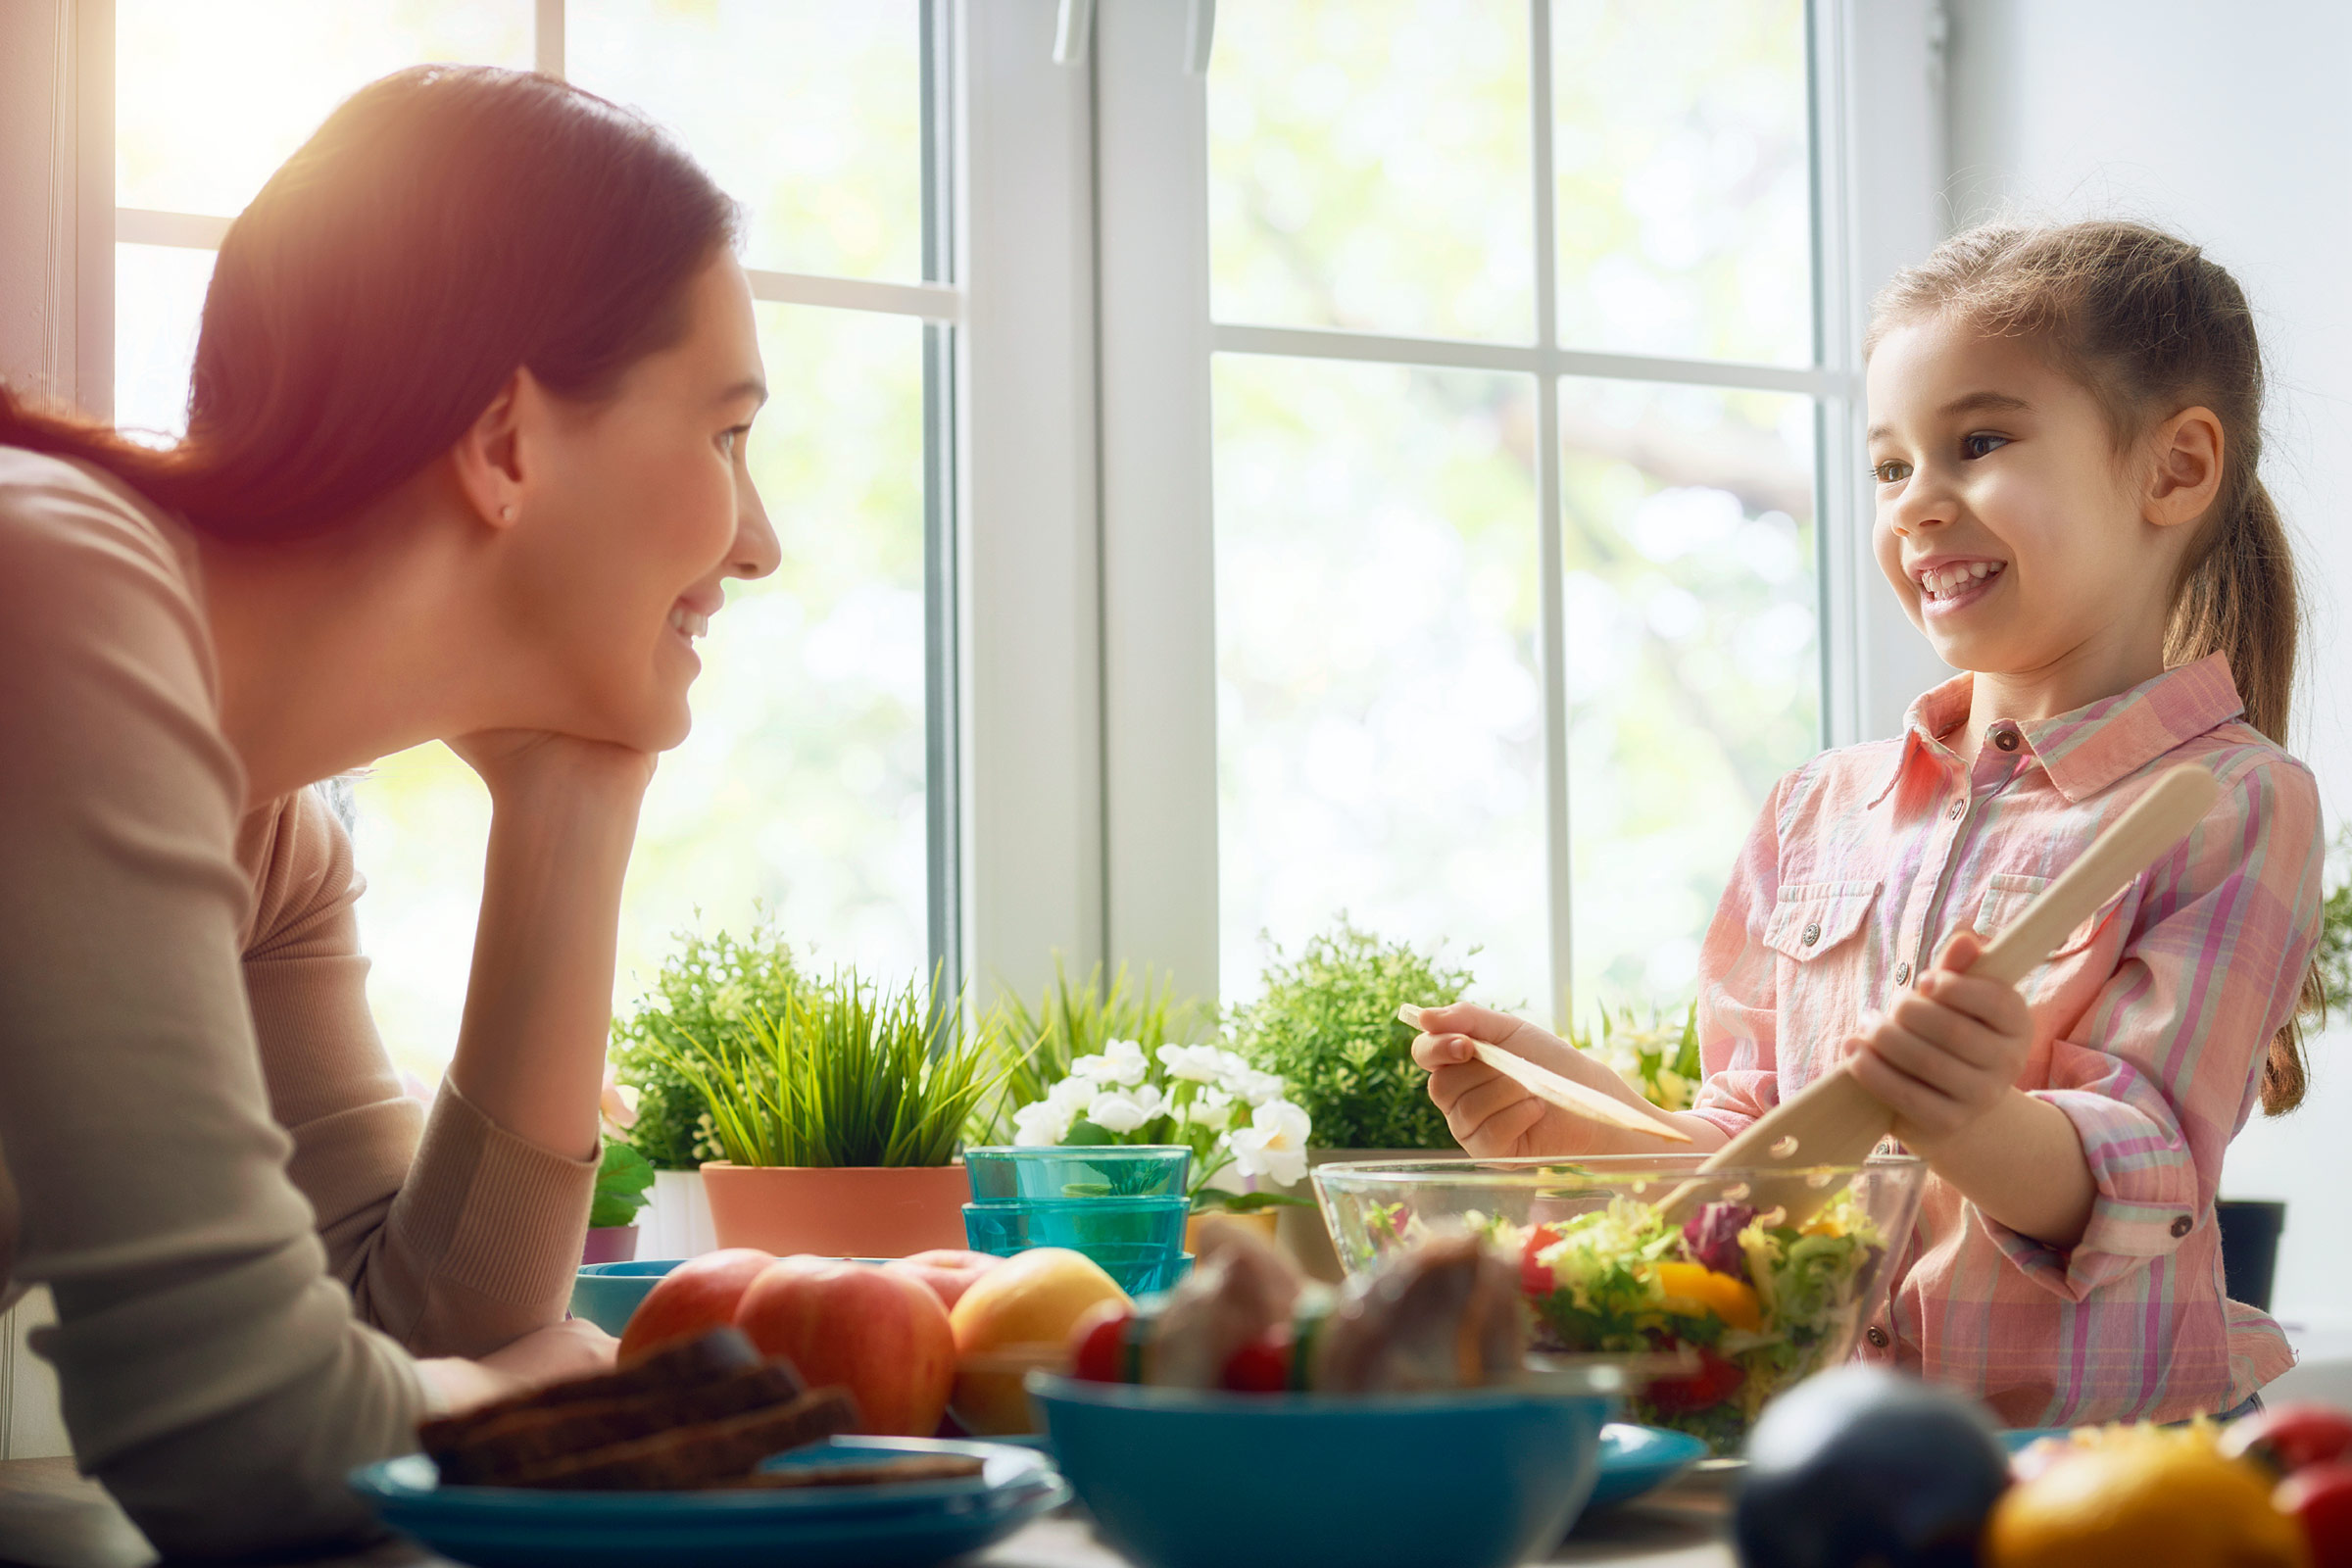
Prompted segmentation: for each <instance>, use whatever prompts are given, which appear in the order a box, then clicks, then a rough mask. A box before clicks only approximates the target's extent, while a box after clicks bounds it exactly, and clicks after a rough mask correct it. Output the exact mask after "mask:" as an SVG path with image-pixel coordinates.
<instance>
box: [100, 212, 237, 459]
mask: <svg viewBox="0 0 2352 1568" xmlns="http://www.w3.org/2000/svg"><path fill="white" fill-rule="evenodd" d="M212 282H213V253H212V252H211V251H194V250H182V249H180V248H179V247H177V246H173V245H118V246H116V247H115V422H116V423H117V424H119V425H121V426H122V427H123V429H125V430H139V431H148V432H153V433H154V434H156V435H159V436H181V435H185V434H186V433H187V429H188V377H189V375H190V374H191V373H192V372H193V370H194V368H195V366H196V328H197V326H198V324H199V323H200V322H202V321H203V319H204V291H205V290H206V289H208V288H210V287H211V286H212Z"/></svg>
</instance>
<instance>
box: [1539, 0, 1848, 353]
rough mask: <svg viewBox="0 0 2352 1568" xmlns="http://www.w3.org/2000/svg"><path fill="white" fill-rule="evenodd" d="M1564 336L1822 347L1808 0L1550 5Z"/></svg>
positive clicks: (1646, 345)
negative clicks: (1817, 322)
mask: <svg viewBox="0 0 2352 1568" xmlns="http://www.w3.org/2000/svg"><path fill="white" fill-rule="evenodd" d="M1551 38H1552V60H1553V68H1552V69H1553V79H1552V95H1551V101H1552V112H1553V117H1554V123H1555V124H1556V125H1557V127H1558V134H1557V136H1556V138H1555V139H1554V142H1553V148H1554V151H1553V158H1554V161H1555V162H1554V172H1555V175H1556V178H1557V187H1558V194H1557V200H1558V216H1557V228H1558V248H1559V272H1560V297H1559V323H1560V341H1561V343H1562V344H1563V345H1565V346H1567V347H1570V348H1583V349H1608V350H1617V351H1621V352H1626V353H1636V354H1669V355H1683V356H1689V357H1692V358H1702V359H1728V360H1743V361H1750V362H1757V363H1763V364H1774V365H1808V364H1811V363H1812V359H1813V313H1812V304H1811V302H1812V251H1811V241H1810V239H1809V233H1810V229H1811V223H1810V215H1811V210H1812V209H1811V201H1812V194H1811V173H1810V170H1809V165H1808V160H1807V156H1806V147H1807V135H1806V123H1807V117H1808V109H1807V101H1806V88H1805V6H1804V3H1803V0H1553V4H1552V22H1551Z"/></svg>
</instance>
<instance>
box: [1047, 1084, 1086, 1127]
mask: <svg viewBox="0 0 2352 1568" xmlns="http://www.w3.org/2000/svg"><path fill="white" fill-rule="evenodd" d="M1097 1087H1098V1086H1097V1085H1096V1084H1095V1083H1094V1082H1093V1081H1092V1080H1090V1079H1086V1078H1080V1077H1077V1076H1075V1075H1073V1076H1071V1077H1068V1078H1064V1079H1063V1080H1062V1081H1061V1082H1059V1083H1057V1084H1055V1085H1054V1087H1053V1088H1051V1089H1049V1090H1047V1091H1046V1098H1045V1100H1044V1101H1043V1102H1042V1103H1045V1104H1050V1105H1052V1106H1053V1107H1054V1109H1056V1110H1058V1111H1060V1112H1061V1116H1062V1120H1064V1121H1068V1120H1071V1119H1072V1118H1074V1117H1076V1116H1078V1115H1079V1114H1081V1113H1082V1112H1083V1111H1085V1109H1086V1103H1087V1102H1088V1101H1090V1100H1092V1099H1094V1098H1095V1095H1096V1093H1097Z"/></svg>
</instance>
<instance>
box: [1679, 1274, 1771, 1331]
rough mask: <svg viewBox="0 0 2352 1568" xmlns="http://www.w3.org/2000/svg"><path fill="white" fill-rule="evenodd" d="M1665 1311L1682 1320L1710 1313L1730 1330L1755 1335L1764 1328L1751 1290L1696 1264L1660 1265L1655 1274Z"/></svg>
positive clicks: (1734, 1280)
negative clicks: (1663, 1298)
mask: <svg viewBox="0 0 2352 1568" xmlns="http://www.w3.org/2000/svg"><path fill="white" fill-rule="evenodd" d="M1654 1273H1655V1276H1656V1278H1657V1282H1658V1289H1659V1290H1660V1291H1661V1292H1662V1293H1664V1295H1665V1297H1666V1302H1665V1305H1666V1310H1667V1311H1669V1312H1673V1313H1676V1314H1678V1315H1680V1316H1683V1317H1694V1316H1697V1315H1698V1314H1700V1313H1710V1314H1712V1315H1714V1316H1716V1317H1719V1318H1721V1319H1723V1320H1724V1322H1726V1323H1728V1324H1730V1325H1731V1326H1732V1327H1733V1328H1736V1329H1741V1330H1744V1331H1746V1332H1748V1333H1751V1334H1752V1333H1754V1332H1755V1331H1756V1330H1757V1329H1760V1328H1762V1327H1763V1326H1764V1314H1763V1310H1762V1308H1761V1307H1759V1306H1758V1304H1757V1302H1756V1293H1755V1289H1754V1287H1752V1286H1750V1285H1749V1284H1748V1283H1747V1282H1746V1281H1745V1280H1739V1279H1734V1278H1733V1277H1732V1276H1731V1275H1729V1274H1718V1273H1716V1272H1715V1271H1714V1270H1713V1269H1711V1268H1705V1267H1702V1266H1701V1265H1699V1264H1697V1263H1660V1264H1657V1265H1656V1267H1655V1270H1654Z"/></svg>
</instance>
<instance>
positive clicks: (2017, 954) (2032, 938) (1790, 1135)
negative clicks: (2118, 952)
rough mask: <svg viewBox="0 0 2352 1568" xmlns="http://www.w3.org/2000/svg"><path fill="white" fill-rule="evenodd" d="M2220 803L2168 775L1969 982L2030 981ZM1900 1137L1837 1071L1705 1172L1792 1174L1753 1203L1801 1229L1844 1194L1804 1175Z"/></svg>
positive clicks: (1692, 1192) (1679, 1205) (1669, 1206)
mask: <svg viewBox="0 0 2352 1568" xmlns="http://www.w3.org/2000/svg"><path fill="white" fill-rule="evenodd" d="M2220 794H2221V785H2220V784H2219V783H2218V782H2217V781H2216V780H2215V778H2214V776H2213V775H2212V774H2211V773H2209V772H2207V771H2206V770H2205V769H2203V768H2201V767H2197V766H2195V765H2193V764H2187V765H2182V766H2180V767H2176V768H2174V769H2173V770H2172V771H2171V772H2169V773H2166V774H2165V775H2164V776H2163V777H2162V778H2160V779H2158V780H2157V781H2156V783H2155V785H2154V786H2153V787H2152V788H2150V789H2149V791H2148V792H2147V793H2146V794H2145V795H2142V796H2141V797H2140V798H2139V799H2138V800H2136V801H2133V802H2132V803H2131V806H2130V807H2128V808H2127V809H2125V810H2124V812H2123V814H2122V815H2120V816H2118V817H2117V818H2116V819H2115V820H2114V821H2113V822H2110V823H2108V824H2107V827H2106V828H2105V830H2104V831H2102V832H2101V833H2100V834H2099V836H2098V837H2097V838H2095V839H2093V840H2092V841H2091V844H2090V848H2088V849H2086V850H2084V851H2083V852H2082V855H2081V857H2080V858H2077V859H2076V861H2075V863H2074V864H2072V865H2070V866H2068V867H2067V868H2066V869H2065V870H2064V871H2062V872H2060V873H2059V874H2058V876H2057V877H2056V878H2055V879H2054V880H2052V881H2051V883H2050V885H2049V886H2048V887H2045V888H2043V889H2042V890H2041V892H2039V893H2038V894H2036V895H2034V901H2033V902H2032V903H2031V904H2029V905H2027V906H2026V907H2025V910H2024V912H2023V913H2021V914H2020V915H2019V916H2018V917H2017V918H2016V919H2015V920H2013V921H2011V922H2010V923H2009V924H2008V925H2007V926H2006V927H2004V928H2003V929H2002V930H2001V931H2000V933H1999V934H1998V935H1996V936H1995V937H1994V938H1993V939H1992V942H1991V944H1990V946H1988V947H1986V948H1985V951H1984V952H1983V953H1982V954H1979V955H1978V956H1977V961H1976V962H1975V963H1972V964H1970V965H1969V966H1968V972H1969V973H1970V974H1975V975H1984V976H1985V977H1986V978H1987V979H1992V980H1999V981H2002V982H2004V983H2006V984H2009V985H2015V984H2017V983H2018V982H2019V981H2020V980H2023V979H2024V978H2025V977H2026V976H2027V975H2028V974H2031V973H2032V972H2033V971H2034V969H2035V968H2036V967H2038V966H2039V965H2040V964H2041V962H2042V961H2043V960H2044V959H2045V958H2047V957H2048V956H2050V953H2051V951H2052V950H2053V949H2055V948H2056V947H2057V946H2058V944H2059V943H2061V942H2063V941H2065V940H2066V938H2067V936H2068V934H2069V933H2071V932H2072V931H2073V930H2074V929H2075V928H2076V927H2077V926H2079V925H2081V924H2082V922H2083V921H2085V920H2087V919H2089V918H2090V917H2091V916H2092V915H2093V914H2095V913H2097V912H2098V908H2099V906H2100V905H2102V904H2105V903H2106V902H2107V901H2108V900H2109V899H2110V898H2112V897H2114V896H2115V895H2116V894H2117V893H2120V892H2122V891H2123V890H2124V889H2125V888H2127V887H2129V886H2130V885H2131V879H2132V878H2133V877H2135V876H2137V875H2139V873H2140V872H2141V871H2143V870H2145V869H2147V867H2148V866H2149V865H2151V864H2153V863H2154V862H2155V860H2156V859H2157V858H2158V857H2160V856H2163V855H2166V854H2168V853H2170V852H2171V850H2172V849H2173V847H2174V846H2175V845H2177V844H2179V843H2180V840H2181V839H2182V838H2184V837H2186V836H2187V833H2188V830H2189V829H2190V828H2193V827H2195V826H2196V825H2197V823H2198V822H2200V821H2202V820H2203V819H2204V816H2205V813H2206V812H2207V811H2209V810H2211V809H2213V803H2214V801H2215V800H2216V799H2217V798H2218V797H2219V796H2220ZM1893 1129H1894V1112H1892V1111H1890V1110H1888V1109H1887V1107H1886V1106H1885V1105H1883V1104H1881V1103H1879V1102H1878V1101H1877V1100H1876V1099H1874V1098H1872V1096H1871V1094H1870V1092H1869V1091H1868V1090H1866V1089H1864V1088H1863V1087H1862V1086H1861V1084H1860V1083H1858V1082H1856V1081H1855V1078H1854V1075H1853V1074H1852V1072H1850V1071H1849V1070H1847V1068H1846V1067H1845V1065H1844V1064H1843V1063H1839V1064H1838V1066H1835V1067H1833V1068H1831V1069H1830V1070H1829V1071H1828V1072H1825V1073H1823V1074H1822V1075H1821V1076H1820V1077H1819V1078H1816V1079H1815V1080H1813V1082H1811V1083H1809V1084H1807V1085H1806V1086H1805V1087H1804V1088H1803V1089H1801V1090H1799V1091H1797V1093H1796V1094H1794V1095H1792V1096H1790V1097H1789V1099H1787V1100H1785V1101H1783V1102H1781V1103H1779V1104H1778V1105H1775V1106H1774V1107H1773V1108H1772V1109H1770V1110H1768V1111H1766V1112H1765V1113H1764V1114H1763V1115H1761V1116H1759V1117H1757V1118H1756V1119H1755V1120H1754V1121H1753V1122H1751V1123H1749V1124H1748V1126H1747V1128H1746V1130H1745V1131H1743V1132H1741V1133H1740V1134H1739V1135H1737V1136H1736V1137H1734V1138H1733V1139H1732V1140H1731V1142H1729V1143H1727V1144H1725V1145H1724V1146H1723V1147H1722V1148H1721V1149H1718V1150H1717V1151H1715V1152H1714V1153H1712V1154H1710V1155H1708V1156H1707V1160H1706V1163H1705V1164H1703V1165H1701V1166H1699V1167H1698V1168H1699V1169H1700V1170H1701V1171H1717V1170H1725V1169H1731V1168H1735V1167H1751V1168H1757V1169H1766V1170H1769V1169H1771V1168H1773V1167H1784V1168H1788V1169H1789V1171H1790V1174H1789V1176H1788V1177H1786V1178H1774V1179H1772V1180H1770V1182H1769V1183H1768V1184H1767V1183H1764V1182H1759V1183H1758V1184H1757V1185H1758V1187H1759V1189H1760V1190H1759V1191H1758V1192H1757V1193H1755V1194H1754V1195H1753V1196H1751V1197H1750V1198H1748V1199H1746V1200H1745V1201H1747V1202H1750V1203H1752V1204H1753V1205H1754V1206H1755V1207H1756V1208H1758V1209H1766V1208H1771V1207H1773V1206H1774V1205H1776V1204H1778V1205H1779V1206H1781V1207H1783V1208H1785V1209H1787V1210H1788V1218H1787V1221H1786V1223H1788V1224H1791V1225H1795V1224H1801V1223H1803V1222H1804V1220H1805V1219H1806V1218H1808V1217H1809V1216H1810V1215H1811V1214H1812V1213H1813V1211H1814V1210H1815V1209H1817V1208H1819V1207H1820V1206H1821V1205H1822V1204H1823V1203H1826V1202H1828V1201H1830V1199H1831V1198H1832V1197H1833V1196H1834V1195H1835V1193H1836V1191H1837V1184H1835V1183H1834V1182H1827V1181H1821V1182H1816V1181H1813V1180H1808V1179H1805V1177H1806V1173H1808V1172H1811V1171H1814V1170H1818V1169H1819V1168H1820V1167H1822V1166H1825V1165H1854V1164H1859V1163H1861V1162H1862V1161H1863V1160H1865V1159H1867V1158H1869V1157H1870V1152H1871V1151H1872V1150H1874V1149H1876V1148H1877V1147H1878V1143H1879V1140H1880V1139H1882V1138H1884V1137H1886V1136H1887V1134H1888V1133H1889V1132H1891V1131H1893ZM1704 1191H1705V1187H1704V1184H1702V1183H1698V1182H1690V1183H1686V1184H1685V1185H1684V1186H1682V1187H1680V1188H1677V1189H1676V1190H1675V1192H1674V1193H1673V1195H1672V1196H1670V1197H1669V1198H1668V1199H1667V1200H1666V1201H1664V1202H1663V1203H1660V1204H1659V1205H1658V1211H1659V1213H1660V1214H1662V1215H1663V1216H1664V1217H1666V1218H1668V1219H1675V1218H1679V1217H1681V1216H1682V1215H1683V1214H1684V1213H1685V1212H1686V1211H1687V1210H1688V1209H1689V1208H1691V1206H1692V1205H1693V1204H1694V1203H1695V1201H1697V1199H1698V1198H1699V1196H1700V1195H1701V1194H1702V1193H1703V1192H1704Z"/></svg>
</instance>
